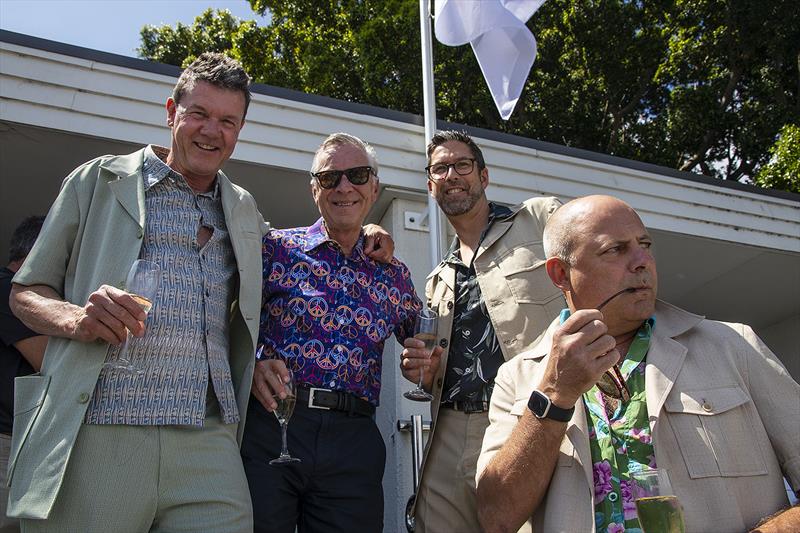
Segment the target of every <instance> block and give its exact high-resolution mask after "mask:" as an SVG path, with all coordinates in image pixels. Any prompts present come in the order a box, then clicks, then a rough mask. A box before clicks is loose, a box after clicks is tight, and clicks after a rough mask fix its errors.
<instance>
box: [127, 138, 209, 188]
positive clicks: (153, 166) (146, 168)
mask: <svg viewBox="0 0 800 533" xmlns="http://www.w3.org/2000/svg"><path fill="white" fill-rule="evenodd" d="M168 155H169V149H168V148H164V147H163V146H157V145H154V144H148V145H147V147H145V149H144V162H143V163H142V175H143V177H144V190H145V191H146V190H148V189H149V188H150V187H152V186H153V185H155V184H156V183H158V182H160V181H161V180H163V179H164V178H169V179H170V180H172V181H173V182H177V181H180V182H182V183H183V184H185V185H186V186H187V187H188V186H189V184H188V183H186V179H185V178H184V177H183V176H182V175H181V174H180V173H179V172H176V171H175V170H173V169H172V168H171V167H170V166H169V165H167V164H166V163H165V162H164V161H165V160H166V158H167V156H168ZM198 196H208V197H209V198H212V199H216V198H218V197H219V179H215V180H214V186H213V187H212V188H211V190H210V191H208V192H203V193H198Z"/></svg>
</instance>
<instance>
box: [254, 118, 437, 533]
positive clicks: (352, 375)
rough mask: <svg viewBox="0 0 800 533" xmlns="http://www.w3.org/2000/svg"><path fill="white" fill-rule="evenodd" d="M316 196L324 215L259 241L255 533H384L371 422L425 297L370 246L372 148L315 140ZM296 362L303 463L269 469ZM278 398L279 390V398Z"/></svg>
mask: <svg viewBox="0 0 800 533" xmlns="http://www.w3.org/2000/svg"><path fill="white" fill-rule="evenodd" d="M311 176H312V179H311V193H312V195H313V197H314V202H315V203H316V204H317V207H318V208H319V211H320V214H321V215H322V217H321V218H320V219H319V220H317V222H315V223H314V224H313V225H312V226H310V227H303V228H293V229H285V230H273V231H271V232H269V233H268V234H267V235H266V236H265V237H264V241H263V248H262V251H263V257H264V287H263V295H262V308H261V329H260V333H259V347H260V348H261V351H260V353H259V356H258V358H257V359H258V360H257V362H256V370H255V374H254V378H253V389H252V393H253V395H254V396H255V397H256V399H257V400H258V401H251V402H250V407H249V413H248V418H247V426H246V428H245V434H244V439H243V443H242V457H243V460H244V466H245V472H246V473H247V478H248V481H249V484H250V493H251V495H252V500H253V510H254V518H255V531H256V532H270V533H272V532H275V533H292V532H294V531H295V528H296V527H297V528H298V530H299V531H300V532H317V531H318V532H323V531H324V532H326V533H327V532H334V531H340V532H351V531H363V532H376V533H377V532H380V531H381V530H382V529H383V490H382V485H381V483H382V479H383V470H384V466H385V461H386V448H385V445H384V443H383V439H382V437H381V434H380V432H379V431H378V427H377V425H376V424H375V421H374V413H375V407H376V406H377V405H378V399H379V395H380V387H381V356H382V352H383V344H384V341H385V340H386V339H388V338H389V337H390V336H391V335H392V334H393V333H394V335H395V337H396V338H397V340H398V341H399V342H401V343H402V342H403V341H404V340H405V339H406V338H407V337H411V336H413V328H414V319H415V317H416V315H417V312H418V311H419V309H420V307H421V302H420V300H419V298H418V297H417V295H416V293H415V291H414V285H413V284H412V282H411V276H410V273H409V271H408V268H406V266H405V265H404V264H403V263H401V262H400V261H398V260H397V259H394V258H392V259H391V260H390V261H388V262H386V263H379V262H376V261H375V260H373V259H371V258H370V257H369V256H368V255H367V254H366V253H365V237H364V231H363V230H362V225H363V224H364V220H365V219H366V217H367V214H368V213H369V211H370V208H371V207H372V205H373V203H375V200H376V199H377V197H378V163H377V160H376V157H375V151H374V150H373V148H372V147H371V146H370V145H368V144H367V143H365V142H364V141H362V140H361V139H358V138H357V137H354V136H352V135H348V134H345V133H335V134H333V135H331V136H329V137H328V138H327V139H326V140H325V141H324V142H323V143H322V146H320V147H319V149H318V150H317V152H316V154H315V156H314V162H313V165H312V171H311ZM287 369H290V370H292V372H293V374H294V377H295V382H296V383H297V384H298V388H297V395H296V396H297V403H296V407H295V411H294V414H293V415H292V419H291V423H290V424H289V427H288V444H289V450H291V454H292V455H293V456H295V457H297V458H299V459H300V460H301V461H300V462H299V463H290V464H279V465H270V464H269V461H270V460H271V459H273V458H275V457H277V456H278V454H279V452H280V449H281V437H280V429H279V425H278V422H277V420H276V418H275V416H273V414H272V411H273V410H274V409H275V408H276V407H277V402H276V400H275V398H274V396H275V395H285V390H284V387H283V383H284V382H285V381H287V380H288V370H287ZM281 397H283V396H281Z"/></svg>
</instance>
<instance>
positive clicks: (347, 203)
mask: <svg viewBox="0 0 800 533" xmlns="http://www.w3.org/2000/svg"><path fill="white" fill-rule="evenodd" d="M353 204H355V202H333V205H338V206H339V207H350V206H351V205H353Z"/></svg>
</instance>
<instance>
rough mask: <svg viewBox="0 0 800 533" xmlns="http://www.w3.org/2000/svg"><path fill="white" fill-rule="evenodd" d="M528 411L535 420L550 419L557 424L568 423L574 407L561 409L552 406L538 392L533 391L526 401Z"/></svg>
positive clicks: (547, 399) (540, 392) (548, 400)
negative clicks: (556, 421)
mask: <svg viewBox="0 0 800 533" xmlns="http://www.w3.org/2000/svg"><path fill="white" fill-rule="evenodd" d="M528 409H530V410H531V412H532V413H533V415H534V416H535V417H536V418H550V419H551V420H558V421H559V422H569V421H570V419H571V418H572V413H574V412H575V407H571V408H570V409H562V408H561V407H558V406H556V405H553V402H551V401H550V398H548V397H547V395H546V394H545V393H543V392H542V391H540V390H534V391H533V392H532V393H531V397H530V399H529V400H528Z"/></svg>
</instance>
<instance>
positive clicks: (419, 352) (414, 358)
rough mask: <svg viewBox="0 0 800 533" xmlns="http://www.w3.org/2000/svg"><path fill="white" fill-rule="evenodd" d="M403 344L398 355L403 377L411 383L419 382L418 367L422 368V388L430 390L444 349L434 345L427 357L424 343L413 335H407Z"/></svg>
mask: <svg viewBox="0 0 800 533" xmlns="http://www.w3.org/2000/svg"><path fill="white" fill-rule="evenodd" d="M403 346H404V347H405V348H404V350H403V353H402V355H401V356H400V371H401V372H402V373H403V377H404V378H406V379H407V380H408V381H410V382H412V383H419V372H420V370H419V369H420V368H423V369H424V374H423V376H422V388H423V389H425V390H426V391H430V390H431V387H432V385H433V377H434V376H435V375H436V372H437V371H438V370H439V363H440V362H441V359H442V352H444V350H443V349H442V348H441V347H440V346H436V347H434V348H433V353H432V354H430V357H428V355H429V354H428V350H426V349H425V343H424V342H422V341H421V340H419V339H415V338H413V337H408V338H407V339H406V340H405V342H404V343H403Z"/></svg>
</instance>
